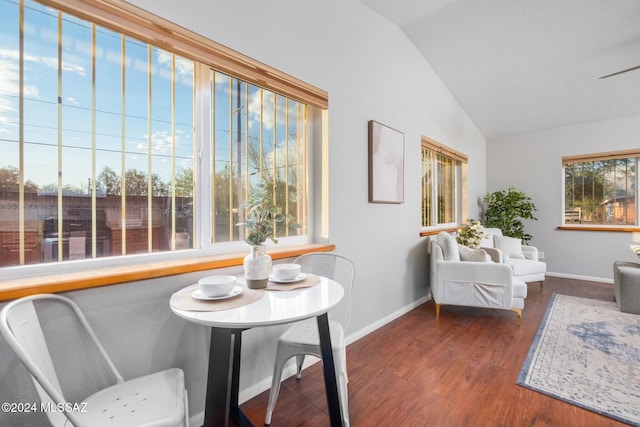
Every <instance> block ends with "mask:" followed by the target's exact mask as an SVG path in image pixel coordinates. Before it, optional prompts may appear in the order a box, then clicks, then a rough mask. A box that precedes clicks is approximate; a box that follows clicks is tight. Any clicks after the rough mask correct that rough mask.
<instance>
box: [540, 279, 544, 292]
mask: <svg viewBox="0 0 640 427" xmlns="http://www.w3.org/2000/svg"><path fill="white" fill-rule="evenodd" d="M543 286H544V280H541V281H540V292H541V293H542V287H543Z"/></svg>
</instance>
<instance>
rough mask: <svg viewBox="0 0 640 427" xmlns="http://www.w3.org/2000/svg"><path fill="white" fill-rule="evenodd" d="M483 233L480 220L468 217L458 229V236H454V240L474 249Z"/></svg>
mask: <svg viewBox="0 0 640 427" xmlns="http://www.w3.org/2000/svg"><path fill="white" fill-rule="evenodd" d="M483 235H484V227H483V226H482V224H481V223H480V221H478V220H477V219H472V218H469V219H467V222H466V223H465V224H464V225H463V226H462V228H460V230H458V237H456V240H457V241H458V243H460V244H461V245H465V246H468V247H470V248H473V249H475V248H477V247H479V246H480V242H481V241H482V236H483Z"/></svg>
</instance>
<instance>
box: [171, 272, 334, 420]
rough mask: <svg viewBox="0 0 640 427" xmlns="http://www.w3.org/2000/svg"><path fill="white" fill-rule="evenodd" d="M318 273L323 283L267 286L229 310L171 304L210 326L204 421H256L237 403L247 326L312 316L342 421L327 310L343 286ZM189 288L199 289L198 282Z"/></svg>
mask: <svg viewBox="0 0 640 427" xmlns="http://www.w3.org/2000/svg"><path fill="white" fill-rule="evenodd" d="M318 277H319V279H320V283H318V284H316V285H314V286H311V287H307V288H299V289H292V290H284V291H282V290H278V291H276V290H265V291H264V292H263V295H262V296H261V297H260V298H259V299H258V300H256V301H254V302H251V303H250V304H247V305H243V306H240V307H236V308H232V309H228V310H218V311H191V310H182V309H178V308H176V307H174V306H173V305H171V304H170V306H171V310H172V311H173V312H174V313H175V314H176V315H177V316H179V317H181V318H183V319H185V320H187V321H189V322H193V323H197V324H199V325H204V326H208V327H210V328H211V342H210V346H209V369H208V379H207V391H206V398H205V417H204V426H206V427H211V426H216V427H218V426H220V427H221V426H225V427H226V426H228V425H229V420H230V419H232V420H233V421H235V423H236V424H238V425H241V426H251V425H252V424H251V422H250V421H249V419H248V418H247V417H246V416H245V415H244V414H243V413H242V411H241V410H240V408H239V407H238V387H239V374H240V350H241V342H242V331H243V330H246V329H250V328H255V327H265V326H274V325H282V324H286V323H291V322H296V321H299V320H304V319H309V318H312V317H316V319H317V322H318V331H319V334H320V349H321V353H322V363H323V373H324V382H325V389H326V393H327V404H328V407H329V417H330V420H331V426H335V427H337V426H341V425H342V416H341V411H340V402H339V399H338V388H337V383H336V377H335V368H334V363H333V352H332V350H331V336H330V333H329V321H328V316H327V312H328V311H329V310H331V309H332V308H333V307H335V306H336V305H338V303H340V301H341V300H342V298H343V297H344V289H343V287H342V286H341V285H340V284H339V283H338V282H336V281H334V280H331V279H328V278H326V277H320V276H318ZM239 280H242V279H239ZM189 287H192V288H193V289H194V290H195V289H197V284H196V285H190V286H189ZM189 287H187V288H189ZM183 290H184V291H187V289H183Z"/></svg>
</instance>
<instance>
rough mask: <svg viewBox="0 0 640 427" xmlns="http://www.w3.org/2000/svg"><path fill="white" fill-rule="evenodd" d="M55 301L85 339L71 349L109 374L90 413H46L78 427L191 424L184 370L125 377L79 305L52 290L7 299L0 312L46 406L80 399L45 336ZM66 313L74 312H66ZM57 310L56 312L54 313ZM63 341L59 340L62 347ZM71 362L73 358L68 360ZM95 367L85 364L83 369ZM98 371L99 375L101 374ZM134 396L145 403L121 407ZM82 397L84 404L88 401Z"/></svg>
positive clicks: (90, 400) (56, 422) (90, 401)
mask: <svg viewBox="0 0 640 427" xmlns="http://www.w3.org/2000/svg"><path fill="white" fill-rule="evenodd" d="M34 302H35V303H36V304H34ZM44 302H46V304H43V303H44ZM52 303H59V304H60V305H62V306H64V308H65V310H66V311H65V312H64V313H65V315H64V316H65V317H69V318H70V319H69V320H70V321H71V322H70V323H69V325H73V328H76V329H77V330H78V333H79V334H80V336H79V337H74V339H77V338H79V339H81V341H80V342H77V341H74V342H73V344H74V345H73V348H70V352H73V353H77V358H78V359H79V360H83V361H86V362H87V365H93V364H96V365H99V367H100V368H99V370H101V371H104V373H106V372H108V376H109V378H108V379H106V378H104V381H105V382H108V384H106V385H105V384H100V385H98V387H97V388H98V390H97V391H96V392H95V393H93V394H91V395H90V396H88V397H86V402H87V407H86V409H88V412H85V413H83V412H82V411H80V412H79V413H77V412H75V411H56V410H51V411H46V413H47V417H48V418H49V422H50V423H51V424H52V425H53V426H55V427H57V426H69V423H71V424H73V425H74V426H76V427H83V426H94V425H104V424H105V422H107V419H109V421H108V422H109V423H110V424H109V425H125V424H126V425H154V426H186V425H188V418H189V414H188V406H187V402H188V398H187V392H186V390H185V387H184V374H183V372H182V370H180V369H177V368H172V369H167V370H164V371H160V372H156V373H152V374H148V375H144V376H142V377H138V378H133V379H130V380H128V381H124V379H123V378H122V376H121V375H120V373H119V372H118V370H117V369H116V367H115V365H114V364H113V362H112V361H111V359H110V358H109V356H108V355H107V353H106V351H105V349H104V347H103V346H102V344H101V343H100V341H98V338H97V336H96V334H95V333H94V331H93V329H92V328H91V326H90V325H89V322H87V319H86V318H85V316H84V314H83V313H82V311H81V310H80V308H79V307H78V305H77V304H76V303H75V302H74V301H72V300H71V299H69V298H66V297H63V296H60V295H53V294H42V295H33V296H29V297H24V298H21V299H18V300H15V301H12V302H10V303H8V304H7V305H5V306H4V307H3V309H2V310H1V311H0V333H2V335H3V336H4V338H5V340H6V341H7V343H8V344H9V347H10V348H11V349H12V350H13V352H14V353H15V354H16V356H17V357H18V359H20V361H21V362H22V363H23V364H24V366H25V367H26V368H27V370H28V371H29V373H30V374H31V378H32V379H33V382H34V385H35V388H36V391H37V393H38V396H39V397H40V399H41V402H42V403H43V404H45V405H46V404H49V405H52V406H51V407H52V408H56V405H57V404H59V403H65V402H69V401H70V399H69V398H70V397H71V398H75V397H76V396H64V394H63V391H62V387H61V386H60V385H61V381H60V380H59V377H58V373H59V372H60V371H58V372H56V365H55V364H54V361H53V359H58V357H55V358H53V359H52V353H55V352H54V351H53V349H54V346H51V347H50V346H49V345H48V344H47V338H45V336H49V335H50V334H49V332H51V329H52V327H51V325H50V324H49V323H50V322H49V320H51V319H49V318H48V316H47V315H45V314H44V312H45V311H46V310H45V307H46V308H47V309H49V308H52V307H53V306H54V304H52ZM54 311H55V310H54ZM68 313H70V315H68V316H67V314H68ZM59 314H60V313H59V312H58V311H55V315H59ZM49 316H51V314H49ZM43 319H47V325H46V327H43V324H44V323H43ZM55 320H56V322H53V323H56V324H58V323H57V321H58V320H59V319H57V318H56V319H55ZM64 320H65V321H66V320H67V319H64ZM65 341H66V340H65ZM63 345H64V344H63V343H60V342H56V346H58V347H59V346H63ZM56 351H60V349H57V350H56ZM56 356H60V355H59V354H56ZM70 359H71V357H70ZM69 363H72V364H73V363H74V362H73V361H69V360H68V361H67V364H69ZM94 367H96V366H91V367H87V368H85V372H86V369H93V368H94ZM73 369H74V370H76V369H78V370H80V369H81V367H80V366H75V365H74V366H73ZM92 373H93V372H92ZM96 374H97V375H98V376H100V375H101V374H102V372H98V373H96ZM85 377H86V376H83V377H82V378H83V379H85V383H90V380H89V379H88V378H85ZM92 385H93V384H92ZM65 397H66V399H65ZM83 397H85V396H84V395H83ZM135 399H137V401H140V402H143V403H142V404H140V405H138V406H137V407H136V408H134V410H132V411H131V410H129V409H128V408H123V407H126V406H127V404H130V403H131V401H133V400H135ZM82 401H83V402H85V399H82ZM123 402H124V403H123Z"/></svg>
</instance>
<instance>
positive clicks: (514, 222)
mask: <svg viewBox="0 0 640 427" xmlns="http://www.w3.org/2000/svg"><path fill="white" fill-rule="evenodd" d="M484 203H485V205H486V208H485V213H484V216H485V220H484V225H485V227H495V228H499V229H500V230H502V234H504V235H505V236H509V237H515V238H518V239H520V240H522V242H523V243H525V244H526V243H527V242H528V241H529V240H531V239H532V238H533V236H532V235H531V234H528V233H526V232H525V231H524V223H523V222H522V220H523V219H532V220H534V221H536V220H537V219H538V218H536V217H535V216H533V213H534V212H535V211H537V209H536V206H535V204H534V203H533V200H532V199H531V197H528V196H527V195H525V194H524V193H523V192H521V191H517V190H516V189H515V188H514V187H509V189H508V190H506V191H505V190H502V191H496V192H494V193H490V194H487V195H486V196H485V198H484Z"/></svg>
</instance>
